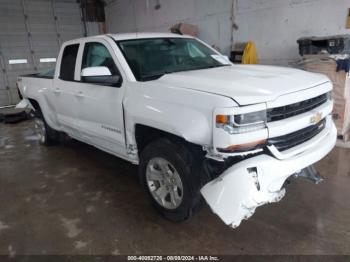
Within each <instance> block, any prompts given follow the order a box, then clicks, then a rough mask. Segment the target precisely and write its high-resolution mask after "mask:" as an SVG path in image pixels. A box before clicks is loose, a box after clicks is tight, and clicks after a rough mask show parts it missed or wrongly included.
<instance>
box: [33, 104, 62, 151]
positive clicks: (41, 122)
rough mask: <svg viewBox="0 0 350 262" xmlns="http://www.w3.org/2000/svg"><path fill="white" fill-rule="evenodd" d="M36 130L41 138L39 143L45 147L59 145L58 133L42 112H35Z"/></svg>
mask: <svg viewBox="0 0 350 262" xmlns="http://www.w3.org/2000/svg"><path fill="white" fill-rule="evenodd" d="M34 121H35V128H36V132H37V135H38V136H39V142H40V144H42V145H45V146H52V145H54V144H56V143H57V138H58V132H57V131H56V130H54V129H53V128H51V127H50V126H49V125H48V124H47V122H46V121H45V118H44V116H43V114H42V112H41V111H40V110H36V111H35V120H34Z"/></svg>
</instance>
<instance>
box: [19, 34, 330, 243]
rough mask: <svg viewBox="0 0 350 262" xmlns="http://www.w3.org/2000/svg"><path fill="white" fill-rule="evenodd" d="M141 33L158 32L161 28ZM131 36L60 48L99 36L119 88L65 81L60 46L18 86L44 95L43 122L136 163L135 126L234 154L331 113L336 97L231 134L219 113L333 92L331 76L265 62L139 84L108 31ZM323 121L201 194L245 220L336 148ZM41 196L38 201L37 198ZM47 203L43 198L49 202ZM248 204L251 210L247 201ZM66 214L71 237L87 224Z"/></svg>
mask: <svg viewBox="0 0 350 262" xmlns="http://www.w3.org/2000/svg"><path fill="white" fill-rule="evenodd" d="M140 35H141V36H142V37H143V36H147V37H159V36H160V34H159V33H157V34H154V33H148V34H140ZM163 35H164V34H161V36H163ZM166 35H170V34H166ZM132 36H133V34H126V35H123V34H118V35H110V36H98V37H88V38H83V39H77V40H72V41H69V42H66V43H64V44H63V48H64V47H65V46H66V45H68V44H76V43H80V44H81V45H80V46H81V47H82V46H83V43H86V42H96V41H98V42H101V43H103V44H105V45H106V47H108V49H109V50H110V53H111V54H113V59H114V62H115V63H116V64H117V65H118V66H119V68H120V73H121V75H122V77H123V85H122V86H120V88H112V87H106V86H102V85H100V86H97V85H90V84H87V83H84V82H78V81H76V82H73V81H62V80H60V79H59V78H58V76H59V68H60V59H61V57H62V51H61V53H60V55H59V58H58V63H57V65H56V73H55V77H54V79H41V78H32V77H22V81H20V82H19V88H20V90H21V91H23V89H24V86H26V92H22V93H23V94H24V97H25V98H26V97H31V98H33V99H35V100H36V101H38V103H39V104H40V107H41V109H42V113H43V114H44V117H45V120H46V122H47V123H48V124H49V125H50V126H51V127H52V128H54V129H57V130H61V131H64V132H66V133H67V134H68V135H69V136H71V137H74V138H76V139H77V140H80V141H83V142H87V143H89V144H91V145H94V146H95V147H97V148H100V149H102V150H104V151H106V152H109V153H112V154H114V155H117V156H120V157H122V158H125V159H127V160H128V161H130V162H132V163H138V156H137V154H136V150H133V149H132V150H130V147H131V148H133V147H135V145H136V142H135V126H136V124H142V125H146V126H149V127H153V128H157V129H159V130H163V131H165V132H169V133H171V134H173V135H177V136H179V137H182V138H184V139H185V140H186V141H188V142H191V143H194V144H197V145H201V146H204V147H205V148H207V150H206V151H207V153H208V154H207V157H208V158H215V159H219V160H224V159H225V158H228V157H230V156H233V155H237V154H238V155H244V154H247V153H246V152H245V153H240V152H231V153H219V152H218V151H217V148H227V147H228V146H231V145H240V144H246V143H252V142H255V141H258V140H266V139H268V138H271V137H274V136H280V135H285V134H289V133H290V132H291V130H292V128H295V129H294V130H300V129H302V128H304V127H306V126H310V125H311V124H312V123H310V119H311V118H312V117H313V116H314V114H315V113H318V114H320V113H322V116H323V118H325V117H326V116H327V115H328V114H329V113H330V112H331V107H332V102H329V101H328V102H329V103H328V102H326V101H325V102H324V105H325V107H322V105H320V106H319V107H317V108H314V109H313V110H310V112H304V113H303V114H300V115H298V116H294V117H289V118H286V119H284V120H279V121H274V122H273V123H271V122H269V123H265V125H264V126H263V128H260V129H258V130H257V129H255V130H254V131H250V132H246V133H234V134H230V133H229V132H227V130H224V129H223V128H221V127H217V126H216V125H215V119H216V115H228V116H233V115H236V114H245V113H252V112H259V111H263V110H266V109H269V108H274V107H279V106H284V105H288V104H291V103H295V102H300V101H304V100H305V99H309V98H313V97H316V96H318V95H320V94H324V93H327V92H329V91H330V90H331V89H332V84H331V83H330V82H329V79H328V78H326V77H325V76H323V75H320V74H313V73H310V72H306V71H302V70H296V69H292V68H281V67H274V66H259V65H229V66H222V67H217V68H211V69H202V70H191V71H185V72H174V73H171V74H165V75H164V76H162V77H161V78H159V79H157V80H153V81H144V82H142V81H140V82H139V81H136V80H135V77H134V75H133V73H132V71H131V70H130V68H129V66H128V64H127V63H126V60H125V58H124V56H123V55H122V54H121V51H120V50H119V48H117V46H116V43H115V41H113V39H112V38H113V37H114V38H115V39H126V38H128V39H132ZM171 36H172V37H176V36H177V35H174V34H173V35H171ZM177 37H181V36H177ZM214 52H215V51H214ZM78 54H79V55H78V57H77V63H76V70H75V78H74V79H75V80H79V77H80V73H81V72H80V68H81V62H82V54H83V50H82V48H80V50H79V52H78ZM58 91H59V92H58ZM79 92H84V99H80V98H77V94H79ZM242 105H244V106H242ZM110 108H113V111H111V110H110ZM117 113H118V114H117ZM116 116H119V117H116ZM296 117H297V118H296ZM296 120H297V121H296ZM116 121H117V122H116ZM326 123H327V124H326V126H325V128H324V130H323V131H322V132H320V133H319V134H318V135H317V136H315V137H314V138H312V139H309V140H308V141H305V142H304V143H302V144H300V145H298V146H294V147H292V148H291V149H288V150H286V151H284V152H276V151H274V150H271V147H270V146H269V147H266V149H270V153H271V155H270V154H265V153H264V154H261V155H258V156H254V157H252V158H249V159H248V160H246V161H241V162H239V163H237V164H235V165H234V166H232V167H231V168H230V169H228V170H226V171H225V172H224V173H223V175H221V176H220V179H219V180H215V181H212V182H210V183H209V184H207V185H206V186H205V187H204V188H203V190H202V193H203V195H204V197H205V198H206V200H207V202H208V203H209V205H210V206H211V208H212V209H213V210H214V212H216V213H217V214H219V216H220V217H221V218H222V219H223V220H224V221H225V223H227V224H231V225H232V226H238V225H239V223H240V221H241V220H242V219H244V218H247V217H249V216H250V215H252V214H253V212H254V210H255V208H256V207H257V206H260V205H262V204H266V203H268V202H271V201H278V200H279V199H280V198H281V197H282V196H283V194H284V192H283V190H282V191H281V186H282V185H283V182H284V181H285V179H286V178H287V177H288V176H290V175H291V174H293V173H294V172H295V171H296V170H300V169H302V168H304V167H306V166H307V165H311V164H313V163H315V162H316V161H318V160H320V159H321V158H322V157H324V156H325V155H326V154H327V153H328V152H329V151H330V150H331V149H332V147H333V146H334V144H335V139H336V129H335V127H334V123H333V121H332V119H331V117H330V116H328V117H327V118H326ZM292 124H293V126H292V127H291V125H292ZM101 125H104V126H111V127H113V128H115V129H119V130H125V132H126V134H119V133H117V132H110V131H108V132H107V131H106V130H105V129H103V128H101ZM73 126H74V130H72V127H73ZM232 127H233V125H232ZM233 128H234V127H233ZM106 132H107V133H106ZM250 167H257V169H258V174H257V175H256V176H254V177H252V174H251V172H248V173H249V174H248V175H247V168H250ZM260 169H262V171H261V170H260ZM73 172H74V169H72V168H68V169H65V170H64V171H63V173H67V174H68V173H73ZM260 175H261V176H262V178H261V177H260ZM260 178H261V180H259V183H260V186H261V188H262V189H261V191H259V190H258V191H259V192H256V191H257V190H256V187H255V183H257V181H256V179H260ZM81 187H82V184H80V185H78V188H80V189H81ZM254 188H255V191H254ZM35 197H37V198H38V201H40V197H39V196H35ZM90 199H91V201H103V200H105V199H104V198H103V194H102V192H101V191H97V192H94V194H93V195H92V196H91V198H90ZM41 202H43V203H44V200H42V201H41ZM243 205H244V206H245V207H246V208H242V206H243ZM234 208H236V210H234ZM60 218H61V221H62V225H63V226H64V227H65V228H66V230H67V236H68V237H70V238H74V237H76V236H78V235H79V234H80V233H81V232H82V230H81V229H79V228H78V226H77V225H78V223H80V219H78V218H76V219H68V218H65V217H63V216H61V217H60Z"/></svg>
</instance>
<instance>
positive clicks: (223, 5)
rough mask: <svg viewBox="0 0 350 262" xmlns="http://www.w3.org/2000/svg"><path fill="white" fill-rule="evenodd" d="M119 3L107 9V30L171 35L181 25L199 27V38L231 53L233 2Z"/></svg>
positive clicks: (134, 0) (139, 0) (167, 0)
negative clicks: (176, 26) (173, 26)
mask: <svg viewBox="0 0 350 262" xmlns="http://www.w3.org/2000/svg"><path fill="white" fill-rule="evenodd" d="M156 3H157V1H156V0H116V1H111V2H110V3H109V4H108V5H107V6H106V8H105V12H106V23H107V30H108V31H109V32H110V33H121V32H135V31H139V32H140V31H148V32H155V31H157V32H168V31H169V28H170V27H171V26H172V25H174V24H176V23H179V22H186V23H190V24H194V25H197V26H198V27H199V37H200V38H201V39H202V40H204V41H206V42H207V43H209V44H210V45H216V46H218V47H219V48H220V49H221V51H222V52H224V53H228V52H229V50H230V38H231V22H230V17H231V5H232V0H215V1H213V0H160V4H161V8H160V9H158V10H155V8H154V7H155V5H156Z"/></svg>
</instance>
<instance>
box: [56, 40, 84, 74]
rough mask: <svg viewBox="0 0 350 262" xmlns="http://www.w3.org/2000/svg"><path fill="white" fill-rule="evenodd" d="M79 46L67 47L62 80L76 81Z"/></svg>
mask: <svg viewBox="0 0 350 262" xmlns="http://www.w3.org/2000/svg"><path fill="white" fill-rule="evenodd" d="M78 49H79V44H74V45H67V46H66V47H65V48H64V50H63V55H62V60H61V68H60V79H62V80H66V81H74V71H75V62H76V60H77V54H78Z"/></svg>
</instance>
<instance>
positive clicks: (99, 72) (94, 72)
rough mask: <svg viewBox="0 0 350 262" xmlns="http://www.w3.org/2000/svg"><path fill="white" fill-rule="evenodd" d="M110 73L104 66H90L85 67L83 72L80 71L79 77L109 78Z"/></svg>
mask: <svg viewBox="0 0 350 262" xmlns="http://www.w3.org/2000/svg"><path fill="white" fill-rule="evenodd" d="M110 75H112V74H111V71H109V69H108V67H106V66H92V67H86V68H84V69H83V70H81V76H82V77H84V76H110Z"/></svg>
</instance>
